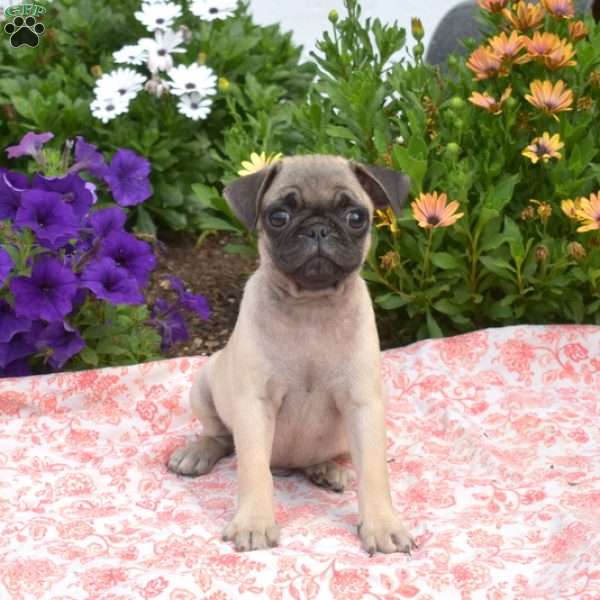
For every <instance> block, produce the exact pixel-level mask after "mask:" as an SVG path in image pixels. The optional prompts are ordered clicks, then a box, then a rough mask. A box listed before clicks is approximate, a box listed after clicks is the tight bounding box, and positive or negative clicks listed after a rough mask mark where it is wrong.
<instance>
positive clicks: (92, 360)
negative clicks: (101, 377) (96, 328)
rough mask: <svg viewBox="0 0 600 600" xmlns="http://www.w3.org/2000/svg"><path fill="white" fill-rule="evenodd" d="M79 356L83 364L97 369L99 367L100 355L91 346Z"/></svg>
mask: <svg viewBox="0 0 600 600" xmlns="http://www.w3.org/2000/svg"><path fill="white" fill-rule="evenodd" d="M79 356H80V358H81V360H83V362H84V363H85V364H86V365H90V366H92V367H97V366H98V355H97V354H96V352H95V351H94V350H93V349H92V348H90V347H89V346H86V347H85V348H84V349H83V350H82V351H81V352H80V353H79Z"/></svg>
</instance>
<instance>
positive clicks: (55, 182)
mask: <svg viewBox="0 0 600 600" xmlns="http://www.w3.org/2000/svg"><path fill="white" fill-rule="evenodd" d="M31 187H32V188H33V189H36V190H46V191H48V192H56V193H58V194H61V197H62V200H63V201H64V202H65V203H66V204H68V205H69V206H70V207H71V208H72V209H73V212H74V213H75V216H76V217H77V218H79V219H82V218H83V217H84V216H85V215H86V214H87V212H88V210H89V209H90V207H91V206H92V204H94V203H95V202H96V186H95V185H94V184H93V183H91V182H89V181H85V180H83V179H82V178H81V177H79V175H77V173H70V174H68V175H65V176H64V177H44V175H39V174H37V175H35V177H34V178H33V181H32V182H31Z"/></svg>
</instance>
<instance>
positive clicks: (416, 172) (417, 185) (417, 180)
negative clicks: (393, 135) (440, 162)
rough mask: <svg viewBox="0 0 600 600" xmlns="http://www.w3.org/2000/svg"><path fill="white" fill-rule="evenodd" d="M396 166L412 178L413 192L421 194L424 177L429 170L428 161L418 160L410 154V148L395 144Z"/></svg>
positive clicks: (393, 152) (393, 154)
mask: <svg viewBox="0 0 600 600" xmlns="http://www.w3.org/2000/svg"><path fill="white" fill-rule="evenodd" d="M392 161H393V163H394V167H395V168H396V169H399V170H400V171H403V172H404V173H406V174H407V175H408V176H409V177H410V179H411V187H412V189H411V192H412V193H413V194H420V193H421V192H422V191H423V179H424V178H425V173H426V172H427V161H426V160H418V159H416V158H413V157H412V156H411V155H410V152H409V151H408V149H406V148H403V147H402V146H394V148H393V150H392Z"/></svg>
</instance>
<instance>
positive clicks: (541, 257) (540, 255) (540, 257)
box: [535, 244, 550, 262]
mask: <svg viewBox="0 0 600 600" xmlns="http://www.w3.org/2000/svg"><path fill="white" fill-rule="evenodd" d="M548 256H550V252H549V251H548V248H547V247H546V246H544V245H543V244H540V245H539V246H538V247H537V248H536V249H535V259H536V260H537V261H539V262H544V261H545V260H547V258H548Z"/></svg>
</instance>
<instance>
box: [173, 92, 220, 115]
mask: <svg viewBox="0 0 600 600" xmlns="http://www.w3.org/2000/svg"><path fill="white" fill-rule="evenodd" d="M211 105H212V100H211V99H210V98H207V97H206V96H202V95H200V94H196V93H193V94H184V95H183V96H180V97H179V102H178V104H177V108H178V109H179V112H180V113H181V114H183V115H185V116H186V117H189V118H190V119H194V121H197V120H198V119H206V117H208V115H209V114H210V107H211Z"/></svg>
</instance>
